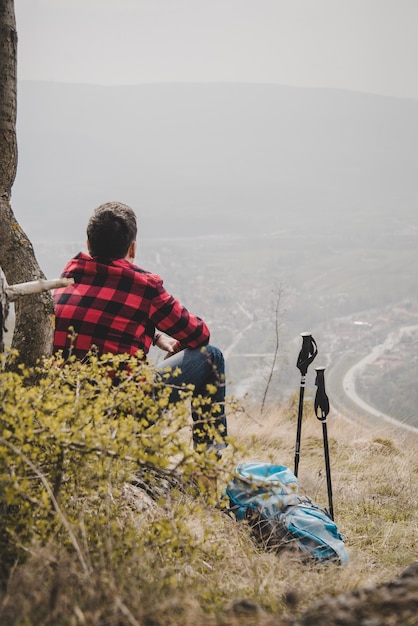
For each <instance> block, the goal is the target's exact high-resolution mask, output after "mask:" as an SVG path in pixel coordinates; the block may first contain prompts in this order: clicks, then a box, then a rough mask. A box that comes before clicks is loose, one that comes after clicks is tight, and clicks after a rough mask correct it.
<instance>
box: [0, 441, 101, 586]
mask: <svg viewBox="0 0 418 626" xmlns="http://www.w3.org/2000/svg"><path fill="white" fill-rule="evenodd" d="M0 444H2V445H4V446H7V447H8V448H10V450H12V451H13V452H14V453H15V454H16V455H17V456H20V457H21V459H22V460H23V461H24V462H25V463H26V465H28V466H29V467H30V469H31V470H32V471H33V472H34V473H35V474H36V476H38V478H39V479H40V481H41V482H42V484H43V486H44V487H45V489H46V492H47V494H48V495H49V497H50V499H51V502H52V505H53V507H54V509H55V511H56V512H57V515H58V517H59V518H60V520H61V523H62V525H63V526H64V528H65V529H66V531H67V533H68V535H69V537H70V540H71V543H72V544H73V547H74V549H75V551H76V553H77V555H78V558H79V560H80V563H81V566H82V568H83V571H84V574H85V575H86V576H88V575H89V574H90V571H89V568H88V566H87V563H86V561H85V559H84V556H83V553H82V550H81V548H80V546H79V543H78V541H77V539H76V536H75V535H74V533H73V530H72V528H71V526H70V523H69V521H68V520H67V518H66V517H65V515H64V513H63V512H62V511H61V508H60V506H59V504H58V502H57V500H56V498H55V496H54V494H53V492H52V489H51V487H50V485H49V483H48V481H47V479H46V478H45V476H44V475H43V474H42V472H41V471H40V470H39V469H38V468H37V467H36V465H35V464H34V463H32V461H31V460H30V459H29V458H28V457H27V456H26V454H24V453H23V452H22V451H21V450H19V449H18V448H16V447H15V446H14V445H13V444H12V443H9V442H8V441H6V440H5V439H0Z"/></svg>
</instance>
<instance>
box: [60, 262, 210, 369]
mask: <svg viewBox="0 0 418 626" xmlns="http://www.w3.org/2000/svg"><path fill="white" fill-rule="evenodd" d="M61 276H62V277H65V278H73V279H74V284H73V285H70V286H68V287H61V288H59V289H56V290H55V292H54V302H55V334H54V351H57V350H63V352H64V356H68V352H69V348H70V345H72V348H71V350H72V353H73V354H75V355H76V356H77V357H80V358H82V357H84V356H85V354H86V353H87V352H88V351H89V349H90V348H91V347H92V346H96V348H97V349H98V351H99V353H100V354H106V353H108V352H111V353H113V354H121V353H127V354H136V353H137V351H138V350H142V351H143V354H144V355H146V354H147V353H148V351H149V349H150V346H151V343H152V341H153V338H154V332H155V329H156V328H158V330H161V331H163V332H165V333H167V335H170V336H171V337H174V338H175V339H177V340H178V341H180V342H181V344H182V345H183V346H184V347H188V348H198V347H200V346H204V345H206V344H207V343H208V341H209V329H208V327H207V326H206V324H205V322H203V320H201V319H200V318H199V317H196V316H195V315H192V314H191V313H189V311H187V309H185V308H184V307H183V306H182V305H181V304H180V303H179V302H178V301H177V300H176V299H175V298H173V296H171V295H170V294H169V293H168V292H167V291H166V290H165V289H164V287H163V281H162V280H161V278H160V277H159V276H157V275H156V274H151V273H150V272H147V271H145V270H143V269H141V268H140V267H138V266H136V265H133V264H132V263H130V262H129V261H127V260H125V259H116V260H108V259H102V258H97V257H96V258H92V257H90V256H88V255H87V254H84V253H82V252H80V253H79V254H78V255H77V256H76V257H74V258H73V259H71V261H69V262H68V263H67V265H66V267H65V268H64V271H63V273H62V274H61ZM69 327H72V328H74V333H75V337H74V336H73V337H72V338H71V336H69Z"/></svg>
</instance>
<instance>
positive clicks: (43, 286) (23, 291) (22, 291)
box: [5, 278, 74, 302]
mask: <svg viewBox="0 0 418 626" xmlns="http://www.w3.org/2000/svg"><path fill="white" fill-rule="evenodd" d="M73 283H74V280H73V279H72V278H53V279H51V280H44V279H39V280H32V281H30V282H29V283H17V284H16V285H10V286H9V287H6V289H5V292H6V297H7V300H8V301H9V302H14V300H17V299H18V298H20V297H21V296H27V295H31V294H35V293H42V292H43V291H49V290H50V289H56V288H57V287H67V286H68V285H72V284H73Z"/></svg>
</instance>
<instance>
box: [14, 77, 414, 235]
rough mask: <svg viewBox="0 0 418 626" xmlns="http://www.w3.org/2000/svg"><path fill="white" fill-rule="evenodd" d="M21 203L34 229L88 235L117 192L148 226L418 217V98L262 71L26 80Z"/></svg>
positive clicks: (319, 225) (319, 229)
mask: <svg viewBox="0 0 418 626" xmlns="http://www.w3.org/2000/svg"><path fill="white" fill-rule="evenodd" d="M18 143H19V165H18V176H17V180H16V183H15V186H14V190H13V199H12V202H13V208H14V211H15V213H16V215H17V217H18V219H19V221H20V223H21V225H22V227H23V228H24V229H25V230H26V232H27V233H28V235H29V236H30V237H31V238H32V239H33V240H35V241H36V240H45V239H54V240H61V241H69V240H73V239H80V238H84V232H85V231H84V229H85V222H86V218H87V216H88V215H89V214H90V212H91V210H92V209H93V208H94V207H95V206H97V205H98V204H100V203H101V202H103V201H106V200H110V199H120V200H122V201H124V202H126V203H129V204H131V205H133V206H134V207H135V208H136V210H137V211H138V214H139V216H140V221H141V227H142V234H143V236H145V237H152V236H156V235H157V234H158V236H162V237H172V236H179V235H183V236H184V235H198V234H222V233H233V232H234V233H239V234H251V233H258V234H262V233H265V232H267V233H271V232H274V231H280V230H283V229H285V230H288V231H289V233H290V232H292V233H294V234H295V233H296V234H301V233H302V234H304V235H305V234H308V233H311V234H312V235H313V236H318V237H323V238H325V239H326V240H328V238H330V239H331V240H332V239H333V238H334V237H335V236H338V235H341V233H345V232H347V229H349V230H350V229H351V230H353V229H354V231H353V232H358V231H359V230H360V231H363V232H364V231H366V232H367V233H368V235H369V236H371V237H372V236H373V233H374V232H375V231H376V229H377V228H378V227H379V223H380V221H381V218H385V219H386V218H388V217H389V218H391V217H392V216H395V215H396V218H397V219H401V220H402V221H403V220H404V221H405V223H406V224H408V223H410V222H411V221H412V222H413V223H414V224H416V223H417V218H416V205H417V198H418V178H417V176H416V172H417V171H418V168H417V165H418V156H417V146H418V101H417V100H401V99H395V98H388V97H380V96H373V95H366V94H362V93H353V92H348V91H341V90H329V89H303V88H296V87H283V86H279V85H255V84H148V85H137V86H126V87H121V86H114V87H103V86H89V85H75V84H63V83H44V82H20V83H19V86H18Z"/></svg>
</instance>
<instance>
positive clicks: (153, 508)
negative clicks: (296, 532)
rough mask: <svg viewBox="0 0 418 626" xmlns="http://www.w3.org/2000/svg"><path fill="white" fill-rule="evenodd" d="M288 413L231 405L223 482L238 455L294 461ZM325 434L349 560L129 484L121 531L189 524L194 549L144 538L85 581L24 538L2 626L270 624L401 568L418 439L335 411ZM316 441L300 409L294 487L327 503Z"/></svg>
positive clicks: (64, 557)
mask: <svg viewBox="0 0 418 626" xmlns="http://www.w3.org/2000/svg"><path fill="white" fill-rule="evenodd" d="M292 413H293V410H291V409H289V411H287V410H283V411H281V412H280V411H277V410H276V411H271V412H270V413H268V414H266V415H264V416H263V418H262V419H261V418H258V417H257V411H256V409H252V408H251V407H248V408H247V411H246V412H240V413H238V412H237V413H236V414H234V415H231V417H230V432H231V433H232V434H233V435H234V436H235V437H236V438H237V440H238V441H239V443H240V444H241V445H242V446H243V449H242V451H241V452H235V453H234V454H232V453H231V452H230V451H229V450H228V451H227V452H226V453H225V454H224V459H223V471H222V473H221V475H220V477H219V491H220V492H222V490H223V489H224V487H225V485H226V481H227V479H228V477H229V476H230V474H231V472H232V471H233V469H234V467H235V466H236V464H237V463H239V462H241V461H269V462H274V463H279V464H283V465H287V466H289V467H290V468H291V469H293V464H294V449H295V432H296V428H295V426H296V423H295V422H296V420H295V417H294V415H293V414H292ZM328 436H329V445H330V456H331V471H332V485H333V493H334V513H335V521H336V522H337V524H338V527H339V530H340V532H342V534H343V535H344V536H345V538H346V547H347V550H348V553H349V557H350V561H349V563H348V565H347V566H345V567H338V566H336V565H330V566H327V567H312V566H308V565H306V564H302V563H301V562H300V561H299V560H298V559H297V558H296V557H295V556H294V555H289V554H283V555H281V556H279V557H278V556H277V555H275V554H272V553H267V552H263V551H261V550H259V549H258V548H257V547H256V546H255V545H254V544H253V542H252V540H251V539H250V538H249V535H248V532H247V529H246V527H245V526H244V525H242V524H239V523H237V522H235V521H234V520H233V519H231V518H230V517H229V516H228V515H226V514H225V513H223V512H222V511H220V510H219V508H217V507H216V506H213V505H207V506H200V508H199V507H196V501H197V500H200V499H199V498H196V496H192V495H187V494H177V495H174V496H173V498H172V501H170V503H168V504H167V502H166V503H162V502H160V503H155V502H154V501H152V500H151V499H149V498H148V496H144V494H143V493H142V492H141V491H140V490H139V489H137V488H135V487H132V486H126V487H125V489H124V490H123V491H122V492H121V495H120V521H119V527H120V529H121V533H122V532H123V529H124V528H125V524H126V522H127V521H129V522H130V523H133V524H134V526H135V528H136V531H137V533H138V536H141V534H142V533H144V532H145V529H146V528H148V527H149V525H150V524H152V523H154V522H156V521H158V520H159V519H160V518H161V517H162V516H163V517H165V518H167V517H168V518H171V519H172V520H176V521H178V522H179V523H180V522H181V523H182V524H184V525H185V527H187V529H188V530H189V531H190V532H191V533H192V536H193V537H194V542H195V549H194V550H193V551H192V552H190V551H188V549H186V547H185V546H184V547H183V548H184V549H183V548H182V546H181V545H179V546H178V553H177V554H178V557H177V560H176V559H172V560H171V561H170V562H168V561H167V562H166V561H165V560H164V559H165V555H164V544H163V543H158V542H157V544H156V545H155V546H153V545H150V546H148V549H147V550H145V551H144V547H143V545H141V551H140V552H137V553H136V552H135V550H134V551H131V552H130V553H129V554H127V555H126V559H125V561H124V563H123V566H122V567H121V566H120V565H119V566H118V567H114V568H113V567H112V565H111V563H109V561H108V560H106V559H105V558H104V559H103V563H102V567H97V566H96V568H95V569H93V571H92V572H91V575H90V577H89V579H86V578H85V577H83V575H82V572H80V568H79V566H78V564H77V561H76V559H75V558H74V556H73V555H72V554H68V553H67V552H65V551H64V550H63V549H62V547H60V546H59V545H55V544H54V542H53V541H51V543H50V544H49V545H47V546H43V547H40V546H33V548H31V550H32V555H31V556H30V558H29V559H28V560H27V562H26V563H25V564H22V565H18V566H17V567H16V569H15V570H14V571H13V573H12V575H11V577H10V580H9V585H8V588H7V589H6V590H4V592H3V594H2V597H1V598H0V624H6V623H7V624H9V625H10V626H14V625H16V626H17V625H18V624H19V625H20V624H27V625H31V624H36V625H37V626H42V625H43V624H45V625H47V624H49V625H54V624H60V625H65V624H69V625H70V624H71V625H78V624H80V625H81V624H86V625H96V624H97V625H100V626H102V625H107V624H109V625H113V624H114V625H118V626H122V625H125V624H130V625H147V626H162V625H164V626H170V625H177V624H178V625H181V626H188V625H193V626H196V625H199V624H202V625H207V626H221V625H223V626H226V625H228V626H235V625H236V624H252V625H253V626H255V625H256V624H259V625H262V624H266V623H267V621H268V620H269V619H270V617H271V615H275V618H274V619H275V621H274V623H275V624H286V623H287V620H289V619H290V618H294V617H295V616H296V615H298V614H299V613H301V612H302V611H303V610H305V609H306V608H307V607H308V606H309V605H310V604H311V603H312V602H314V601H315V600H318V599H319V598H322V597H324V596H326V595H328V594H331V595H335V594H337V593H340V592H342V591H348V590H352V589H355V588H357V587H359V586H364V585H368V584H372V583H378V582H382V581H386V580H389V579H390V578H392V577H394V576H396V575H398V574H399V572H400V571H401V570H402V569H403V568H404V567H405V566H407V565H408V564H409V563H411V562H413V561H415V560H417V559H418V553H417V545H418V541H417V539H418V529H417V512H418V458H417V455H416V443H417V441H416V438H413V437H412V436H411V435H410V434H408V435H405V434H403V433H402V432H401V431H399V432H395V431H394V430H390V429H388V428H387V427H386V426H385V427H382V428H379V429H377V428H375V427H373V428H369V427H367V426H365V425H361V424H355V423H351V422H349V421H347V420H345V419H344V418H343V417H342V416H332V415H331V416H330V419H329V423H328ZM322 445H323V442H322V430H321V424H320V422H319V421H318V420H317V419H316V418H315V417H314V416H313V417H306V418H304V422H303V429H302V441H301V455H300V464H299V483H300V491H301V492H302V493H306V494H307V495H309V496H310V497H311V498H312V499H314V500H316V501H317V502H319V503H320V504H322V505H325V506H326V505H327V504H328V501H327V489H326V476H325V466H324V456H323V447H322ZM200 504H201V503H200ZM179 541H180V542H181V538H180V539H179ZM170 558H172V555H171V557H170ZM269 616H270V617H269Z"/></svg>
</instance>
